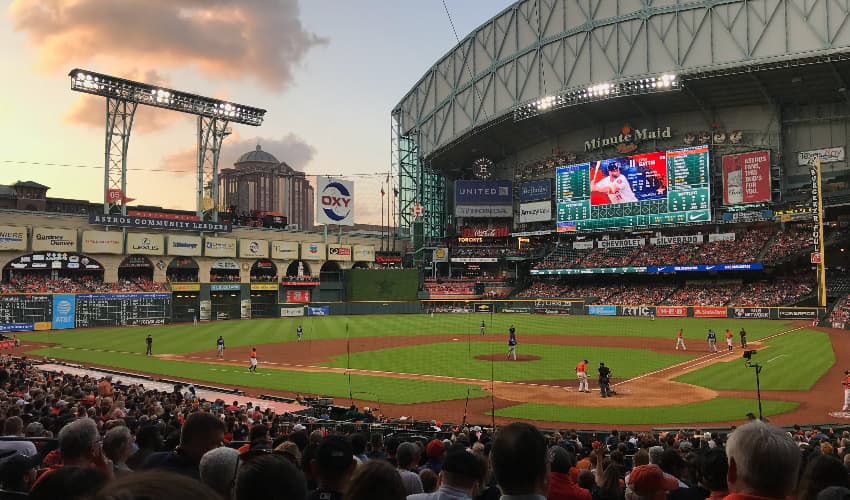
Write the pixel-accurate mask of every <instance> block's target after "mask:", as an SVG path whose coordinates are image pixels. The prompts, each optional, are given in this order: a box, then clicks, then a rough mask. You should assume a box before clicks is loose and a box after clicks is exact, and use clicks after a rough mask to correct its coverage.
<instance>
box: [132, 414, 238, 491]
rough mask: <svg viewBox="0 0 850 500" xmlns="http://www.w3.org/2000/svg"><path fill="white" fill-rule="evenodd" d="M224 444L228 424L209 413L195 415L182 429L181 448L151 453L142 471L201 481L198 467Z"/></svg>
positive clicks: (190, 417) (187, 420)
mask: <svg viewBox="0 0 850 500" xmlns="http://www.w3.org/2000/svg"><path fill="white" fill-rule="evenodd" d="M223 442H224V423H223V422H222V421H221V420H220V419H219V418H218V417H216V416H215V415H213V414H212V413H207V412H197V413H192V414H191V415H189V418H187V419H186V422H184V423H183V428H182V429H181V430H180V445H179V446H178V447H177V449H175V450H174V451H165V452H159V453H153V454H151V455H150V456H149V457H148V458H147V460H145V463H144V464H143V466H142V468H143V469H163V470H166V471H170V472H176V473H178V474H183V475H185V476H189V477H191V478H193V479H200V472H199V471H198V464H200V462H201V457H203V456H204V453H206V452H208V451H210V450H212V449H215V448H218V447H219V446H221V445H222V444H223Z"/></svg>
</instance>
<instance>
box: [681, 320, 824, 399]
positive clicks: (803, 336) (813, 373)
mask: <svg viewBox="0 0 850 500" xmlns="http://www.w3.org/2000/svg"><path fill="white" fill-rule="evenodd" d="M765 346H766V347H765V348H763V349H760V350H759V351H758V353H757V354H756V355H755V356H753V358H752V361H753V363H758V364H760V365H762V367H763V368H762V371H761V374H760V375H759V378H760V383H761V388H762V389H764V390H787V391H805V390H808V389H811V388H812V386H813V385H814V384H815V382H817V381H818V379H820V378H821V377H822V376H823V375H824V373H826V371H827V370H828V369H829V368H830V367H832V365H834V364H835V353H834V352H833V350H832V343H831V342H830V340H829V335H827V334H826V333H823V332H818V331H815V330H800V331H796V332H793V333H789V334H787V335H783V336H781V337H777V338H774V339H770V340H766V341H765ZM742 353H743V351H741V350H740V349H736V355H738V357H740V355H741V354H742ZM675 380H677V381H679V382H685V383H688V384H694V385H700V386H703V387H708V388H709V389H717V390H741V389H755V386H756V375H755V369H754V368H748V367H747V366H745V360H744V359H737V360H735V361H732V362H729V363H717V364H714V365H710V366H707V367H705V368H702V369H699V370H696V371H693V372H690V373H686V374H684V375H681V376H679V377H677V378H676V379H675Z"/></svg>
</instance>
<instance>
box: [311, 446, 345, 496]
mask: <svg viewBox="0 0 850 500" xmlns="http://www.w3.org/2000/svg"><path fill="white" fill-rule="evenodd" d="M305 465H306V464H305ZM310 468H311V471H312V473H313V478H315V479H316V482H317V483H318V487H317V488H316V489H315V490H314V491H312V492H310V494H309V495H308V496H307V498H308V500H342V497H343V495H345V492H346V490H347V489H348V486H349V484H350V482H351V475H352V474H354V470H355V469H356V468H357V462H356V461H355V460H354V450H353V449H352V447H351V443H350V442H349V441H348V440H347V439H345V438H344V437H342V436H328V437H326V438H324V439H322V442H321V443H319V448H318V450H317V451H316V458H315V459H312V460H311V461H310Z"/></svg>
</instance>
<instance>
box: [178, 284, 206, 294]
mask: <svg viewBox="0 0 850 500" xmlns="http://www.w3.org/2000/svg"><path fill="white" fill-rule="evenodd" d="M171 291H172V292H200V291H201V284H200V283H172V284H171Z"/></svg>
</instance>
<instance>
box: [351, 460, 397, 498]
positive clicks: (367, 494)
mask: <svg viewBox="0 0 850 500" xmlns="http://www.w3.org/2000/svg"><path fill="white" fill-rule="evenodd" d="M406 498H407V492H406V490H405V488H404V483H402V482H401V477H400V476H399V474H398V472H396V469H394V468H393V466H392V465H390V464H388V463H387V462H384V461H383V460H369V461H368V462H366V463H365V464H363V465H361V466H360V467H358V468H357V470H356V471H355V472H354V475H353V476H352V477H351V484H350V486H349V488H348V491H347V492H346V493H345V497H344V500H405V499H406Z"/></svg>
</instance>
